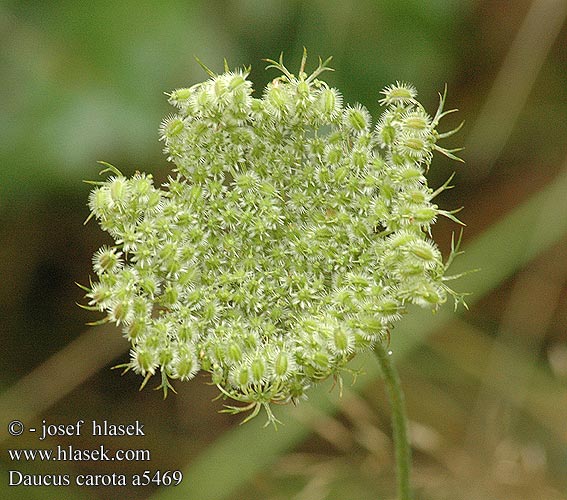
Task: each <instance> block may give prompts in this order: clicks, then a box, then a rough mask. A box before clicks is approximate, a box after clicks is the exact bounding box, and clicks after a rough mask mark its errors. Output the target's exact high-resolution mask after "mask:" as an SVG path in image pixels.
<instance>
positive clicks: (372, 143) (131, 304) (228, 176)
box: [87, 58, 454, 420]
mask: <svg viewBox="0 0 567 500" xmlns="http://www.w3.org/2000/svg"><path fill="white" fill-rule="evenodd" d="M270 62H271V63H272V64H271V66H272V67H276V68H278V69H279V70H280V71H281V72H282V76H280V77H278V78H276V79H275V80H274V81H272V82H271V83H270V84H269V85H268V86H267V87H266V89H265V90H264V93H263V95H262V96H261V97H260V96H258V97H254V96H253V90H252V84H251V82H250V81H249V80H248V79H247V77H248V71H246V70H242V71H234V72H231V71H228V70H227V71H226V72H225V73H223V74H220V75H211V78H210V79H209V80H207V81H205V82H203V83H199V84H197V85H194V86H192V87H190V88H183V89H178V90H175V91H173V92H172V93H171V94H170V95H169V101H170V103H171V104H173V105H174V106H175V107H176V108H177V112H176V114H174V115H171V116H169V117H167V118H166V119H165V120H164V121H163V122H162V124H161V128H160V134H161V139H162V140H163V142H164V144H165V153H166V155H167V157H168V160H169V161H171V162H173V164H174V165H175V167H174V170H173V174H172V176H171V177H170V178H169V180H168V182H167V183H166V184H165V185H163V186H162V187H161V188H156V187H155V186H154V184H153V181H152V176H151V175H147V174H140V173H136V174H135V175H134V176H132V177H131V178H126V177H124V176H123V175H122V174H121V173H120V172H119V171H118V170H117V169H116V168H114V167H112V166H110V165H108V164H106V165H107V167H108V168H107V169H106V170H105V171H104V172H107V173H110V176H109V177H108V178H107V180H106V181H102V182H97V183H94V184H96V187H95V189H94V190H93V191H92V192H91V195H90V199H89V205H90V209H91V212H92V214H91V215H94V217H95V218H96V219H97V220H98V222H99V224H100V226H101V228H102V229H103V230H105V231H107V232H108V233H109V234H110V235H111V236H112V237H113V239H114V240H115V243H116V244H115V246H113V247H106V246H105V247H102V248H101V249H100V250H99V251H97V252H96V253H95V255H94V258H93V268H94V271H95V273H96V275H97V280H96V281H95V282H93V283H92V284H91V286H90V287H89V288H88V289H87V297H88V299H89V304H90V306H92V308H94V309H96V310H100V311H103V312H105V313H106V317H105V320H108V321H111V322H114V323H116V324H117V325H119V326H120V327H121V328H122V329H123V332H124V335H125V336H126V337H127V338H128V340H129V341H130V342H131V344H132V348H131V351H130V362H129V363H128V364H127V367H128V368H131V369H133V370H134V371H136V372H138V373H140V374H141V375H142V376H144V377H145V381H147V379H148V378H150V377H151V376H152V375H154V374H155V373H156V372H160V373H161V376H162V379H161V385H162V387H163V389H164V391H167V388H168V387H171V386H170V384H169V379H181V380H188V379H191V378H193V377H194V376H195V374H196V373H197V372H198V371H199V370H204V371H206V372H209V373H210V375H211V378H212V382H213V383H214V384H216V385H217V386H218V388H219V390H220V391H221V393H222V395H223V396H225V397H228V398H232V399H233V400H236V401H239V402H241V403H244V405H243V406H241V407H229V409H231V411H234V412H237V411H240V410H243V409H250V410H252V411H253V412H252V414H253V415H254V414H256V413H257V412H258V410H259V409H260V408H261V407H262V406H263V407H265V408H266V410H267V411H268V416H269V418H270V420H272V419H273V418H274V417H273V414H272V413H271V410H270V406H269V404H270V403H288V402H291V401H296V400H298V399H300V398H302V397H303V396H304V395H305V394H306V391H307V390H308V388H309V387H310V386H311V385H313V384H314V383H316V382H318V381H320V380H323V379H326V378H327V377H329V376H337V377H339V376H340V373H341V371H342V370H343V369H344V368H345V365H346V364H347V363H348V362H349V360H350V359H351V358H352V357H353V356H354V355H355V354H356V353H357V352H360V351H362V350H365V349H369V348H371V347H372V346H373V345H374V344H375V343H376V342H383V341H385V339H387V337H388V336H389V330H390V328H391V326H392V324H393V323H394V322H395V321H397V320H398V319H399V318H400V317H401V315H402V314H403V313H404V312H405V310H406V307H407V306H408V304H412V303H413V304H419V305H422V306H429V307H433V308H436V307H437V306H439V305H440V304H442V303H443V302H445V300H446V297H447V294H448V293H453V292H452V291H451V290H450V289H449V288H448V287H447V286H446V284H445V283H444V275H445V271H446V268H447V264H446V263H444V262H443V260H442V257H441V254H440V252H439V250H438V248H437V246H436V245H435V243H434V242H433V241H432V240H431V239H430V238H429V229H430V226H431V225H432V224H433V223H434V222H435V220H436V218H437V217H438V216H439V215H446V216H449V217H451V218H454V216H453V215H452V214H451V213H450V212H446V211H443V210H441V209H439V208H438V207H437V206H436V205H435V204H434V203H433V201H432V199H433V197H434V196H435V195H436V194H438V192H440V191H441V190H443V189H445V188H447V187H449V186H448V185H447V184H446V185H444V186H442V187H441V188H440V189H438V190H437V191H435V192H434V191H433V190H432V189H430V188H429V187H428V186H427V182H426V178H425V173H426V172H427V170H428V168H429V166H430V162H431V159H432V155H433V152H434V151H435V150H437V151H440V152H441V153H443V154H445V155H447V156H450V157H454V155H453V152H452V151H449V150H446V149H443V148H441V147H440V146H439V145H438V144H437V140H438V139H439V138H441V137H444V136H447V135H449V134H450V133H452V132H453V131H452V132H450V133H447V134H438V133H437V131H436V127H437V125H438V122H439V119H440V118H441V117H442V116H443V115H444V114H446V113H447V112H443V101H444V96H442V97H441V102H440V106H439V109H438V111H437V113H436V114H435V115H434V116H430V115H428V114H427V113H426V112H425V110H424V109H423V107H422V106H421V104H419V102H418V101H417V100H416V91H415V89H414V88H413V87H412V86H410V85H407V84H400V83H397V84H396V85H392V86H390V87H387V88H386V89H385V90H384V91H383V92H382V94H383V98H382V99H381V101H380V102H381V104H383V105H385V106H386V109H385V111H384V113H383V114H382V116H381V118H380V119H379V121H378V124H377V125H376V126H375V127H373V125H372V123H371V116H370V113H369V112H368V111H367V110H366V109H365V108H364V107H362V106H360V105H354V106H343V104H342V97H341V94H340V93H339V91H338V90H336V89H334V88H330V87H329V86H328V85H327V84H326V83H325V82H323V81H321V80H319V79H318V76H319V75H320V73H322V72H323V71H324V70H326V69H328V68H327V67H326V63H327V62H328V61H326V62H325V63H323V62H320V65H319V67H318V68H317V69H316V71H315V72H314V73H313V74H311V75H309V76H308V75H307V74H306V73H305V72H304V66H305V59H304V60H303V62H302V67H301V69H300V72H299V74H298V76H294V75H292V74H291V73H290V72H289V71H288V70H287V68H285V66H284V65H283V63H282V61H281V58H280V61H279V62H276V61H270ZM144 383H145V382H144Z"/></svg>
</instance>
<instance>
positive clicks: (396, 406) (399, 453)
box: [374, 342, 412, 500]
mask: <svg viewBox="0 0 567 500" xmlns="http://www.w3.org/2000/svg"><path fill="white" fill-rule="evenodd" d="M374 352H375V354H376V357H377V358H378V361H379V363H380V368H381V369H382V374H383V376H384V381H385V382H386V390H387V392H388V397H389V398H390V406H391V407H392V428H393V433H394V446H395V449H396V469H397V475H398V500H411V499H412V493H411V489H410V470H411V449H410V445H409V442H408V434H407V416H406V409H405V402H404V393H403V391H402V387H401V385H400V378H399V377H398V372H397V371H396V369H395V367H394V365H393V363H392V360H391V358H390V355H389V353H388V351H387V350H386V348H385V347H384V345H382V343H381V342H378V343H377V344H376V347H375V348H374Z"/></svg>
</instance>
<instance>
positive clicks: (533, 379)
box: [0, 0, 567, 500]
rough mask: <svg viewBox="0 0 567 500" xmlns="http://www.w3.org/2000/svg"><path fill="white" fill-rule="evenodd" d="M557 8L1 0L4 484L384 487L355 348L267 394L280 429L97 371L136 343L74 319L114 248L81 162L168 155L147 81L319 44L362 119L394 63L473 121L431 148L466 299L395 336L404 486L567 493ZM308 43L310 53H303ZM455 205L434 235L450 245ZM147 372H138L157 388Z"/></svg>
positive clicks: (341, 491)
mask: <svg viewBox="0 0 567 500" xmlns="http://www.w3.org/2000/svg"><path fill="white" fill-rule="evenodd" d="M566 16H567V2H565V1H564V0H547V1H542V0H533V1H527V0H518V1H511V0H508V1H495V0H462V1H457V0H430V1H428V2H419V1H417V0H404V1H400V2H392V1H387V0H379V1H370V0H361V1H356V2H355V1H349V0H342V1H337V0H332V1H327V2H323V1H321V0H312V1H301V0H293V1H286V2H282V1H275V0H264V1H259V0H257V1H253V0H233V1H214V2H205V1H181V0H164V1H161V2H155V1H153V2H150V1H148V0H138V1H136V2H134V1H132V0H125V1H119V2H110V1H106V0H98V1H93V2H81V1H70V0H61V1H57V2H55V1H42V2H39V1H32V0H27V1H26V0H22V1H4V2H1V3H0V238H1V244H0V257H1V258H0V278H1V286H0V311H1V312H0V335H1V340H2V357H1V358H0V370H1V371H0V391H1V392H0V448H1V449H0V491H1V493H0V496H1V497H2V498H7V499H19V498H22V499H34V498H38V499H51V498H61V497H62V496H61V495H62V494H64V496H65V498H70V499H75V498H76V499H107V498H120V497H122V498H128V499H145V498H154V499H157V500H165V499H177V498H184V499H185V498H187V499H196V500H212V499H219V500H220V499H227V500H228V499H234V500H249V499H250V500H251V499H266V500H279V499H282V500H283V499H290V498H293V499H297V500H304V499H305V500H319V499H321V500H322V499H344V500H358V499H360V500H365V499H369V498H383V499H389V498H394V497H395V491H394V485H395V482H394V479H393V467H394V463H393V453H392V452H393V449H392V442H391V437H390V436H391V429H390V421H389V409H388V404H387V400H386V397H385V395H384V387H383V385H382V383H381V380H380V375H379V371H378V367H377V365H376V363H375V361H374V360H373V359H372V357H370V356H367V357H363V358H362V359H357V360H355V361H354V362H353V364H352V368H353V369H358V368H361V369H362V371H363V373H362V374H361V375H359V376H358V378H357V380H356V384H353V385H351V380H350V378H348V377H347V379H345V382H346V383H345V390H344V393H343V395H342V397H339V395H338V391H337V389H336V388H335V389H333V390H332V383H331V382H329V383H325V384H323V385H322V386H321V387H319V388H317V389H315V390H313V391H312V393H311V396H310V400H309V401H308V402H305V403H302V404H301V405H300V406H299V407H297V408H294V407H282V408H281V409H280V411H279V412H278V416H279V418H280V420H283V421H284V422H285V425H283V426H281V427H280V428H279V430H278V431H277V432H275V431H274V430H273V429H272V428H266V429H263V428H262V425H263V423H264V421H263V420H262V417H260V418H259V419H256V420H255V421H253V422H251V423H249V424H246V425H244V426H239V425H238V423H239V421H238V419H237V418H235V417H233V416H229V415H225V414H219V413H218V410H220V409H221V408H222V402H221V401H218V400H217V401H213V398H214V396H215V394H216V390H215V389H214V388H213V387H210V386H208V385H207V384H206V382H207V380H206V378H205V377H197V380H195V381H192V382H190V383H185V384H182V383H178V384H177V385H176V389H177V391H178V394H177V395H172V397H168V398H167V400H165V401H164V400H163V399H162V397H161V393H159V392H157V391H152V390H151V388H149V387H148V388H146V389H145V390H144V391H142V392H138V391H137V388H138V385H139V383H140V379H139V378H138V377H136V376H135V375H132V374H127V375H124V376H123V377H120V376H119V373H117V371H111V370H110V368H111V367H112V366H114V365H116V364H119V363H121V362H123V361H124V360H125V359H126V356H127V348H128V343H127V342H126V340H124V339H122V338H121V336H120V334H119V332H118V331H117V330H115V329H114V328H112V327H110V326H107V327H95V328H89V327H85V323H86V322H87V321H91V320H93V317H92V315H91V314H89V313H87V312H86V311H83V310H81V309H80V308H78V307H77V306H76V305H75V302H81V300H82V291H81V290H80V289H79V288H78V287H76V286H75V284H74V282H80V283H85V282H88V275H89V271H90V267H91V256H92V253H93V252H94V250H96V249H97V248H98V247H99V246H100V245H101V244H103V243H108V241H107V240H106V239H105V235H104V234H103V233H102V232H101V231H99V230H98V229H97V227H96V225H95V224H92V223H91V224H88V225H86V226H83V221H84V220H85V219H86V217H87V215H88V210H87V207H86V201H87V196H88V190H89V187H88V186H87V185H86V184H84V183H82V180H83V179H93V178H96V176H97V173H98V170H99V167H98V165H97V164H96V161H97V160H106V161H109V162H111V163H113V164H114V165H116V166H118V167H119V168H120V169H121V170H123V171H124V172H126V173H132V172H134V171H135V170H141V171H151V172H152V173H153V174H154V176H155V177H156V179H158V180H164V179H165V178H166V176H167V172H168V169H169V166H168V165H167V163H166V161H165V158H163V156H162V153H161V145H160V143H159V142H158V140H157V135H158V134H157V127H158V125H159V122H160V120H161V119H162V118H163V116H165V115H166V114H167V113H169V112H170V111H171V110H170V108H169V106H168V104H167V102H166V98H165V96H164V95H163V92H167V91H169V90H171V89H174V88H176V87H181V86H187V85H190V84H193V83H196V82H198V81H201V80H203V79H204V78H205V77H206V75H205V74H204V73H203V72H202V70H201V68H200V67H199V65H198V64H197V63H196V62H195V60H194V56H198V57H199V58H200V59H201V60H203V61H204V62H205V63H206V64H207V65H208V66H210V67H211V68H213V69H214V70H217V71H221V70H222V61H223V58H225V57H226V58H227V60H228V62H229V64H230V65H231V66H241V65H248V64H252V79H253V80H254V82H255V86H256V89H258V91H260V89H261V88H262V87H263V86H264V85H265V84H266V83H267V82H268V81H269V80H270V79H271V78H273V76H274V75H273V73H271V72H269V71H265V70H264V66H265V63H263V62H262V61H261V59H262V58H265V57H270V58H277V57H278V56H279V53H280V52H281V51H283V52H284V55H285V60H286V61H287V63H288V66H289V67H291V68H297V67H298V65H299V62H300V59H301V53H302V50H303V47H304V46H305V47H307V49H308V53H309V55H310V59H309V60H308V68H312V67H314V65H315V61H316V57H317V56H319V55H320V56H322V57H327V56H329V55H333V56H334V59H333V67H334V68H335V72H334V73H332V74H328V76H327V77H326V79H327V81H328V82H329V83H330V84H332V85H333V86H336V87H338V88H340V89H341V90H342V92H343V94H344V97H345V101H347V102H360V103H362V104H364V105H365V106H367V107H368V108H369V110H370V111H371V112H372V113H373V115H374V117H375V118H376V117H377V116H378V114H379V108H378V104H377V101H378V98H379V97H378V92H379V90H380V89H381V88H382V87H384V86H385V85H387V84H389V83H392V82H394V81H395V80H402V81H410V82H412V83H414V84H415V86H416V87H417V88H418V90H419V92H420V99H421V100H422V101H423V102H424V103H425V105H426V106H427V107H428V109H430V110H431V111H434V109H435V107H436V104H437V92H438V91H442V90H443V88H444V85H445V84H447V87H448V105H449V107H458V108H459V109H460V112H459V113H456V114H454V115H451V116H450V117H449V118H447V119H446V121H447V123H446V126H447V129H449V128H450V127H451V126H454V125H457V124H458V123H459V121H460V120H463V119H464V120H465V126H464V128H463V129H462V131H461V132H460V133H459V134H458V136H457V137H455V138H452V139H451V141H452V144H450V145H449V146H452V147H457V146H459V145H463V144H464V145H465V147H466V150H465V151H464V152H463V153H462V156H463V157H464V158H465V160H466V162H467V163H466V164H465V165H464V166H461V165H457V164H454V163H452V162H450V161H448V160H446V159H445V158H443V157H439V158H437V159H436V161H435V160H434V164H433V168H432V170H431V172H430V182H431V184H432V185H433V186H437V185H440V184H441V183H443V182H444V180H445V179H446V178H447V177H448V176H449V175H450V174H451V173H452V172H453V171H456V177H455V184H456V187H455V188H454V189H453V190H451V191H449V192H446V193H443V195H442V199H441V205H442V206H443V207H444V208H447V209H454V208H458V207H459V206H461V205H463V206H464V209H463V210H462V212H461V213H460V218H461V219H462V220H463V221H465V222H466V224H467V228H466V229H465V232H464V237H463V242H464V249H465V251H466V253H465V255H464V256H462V257H460V258H459V259H458V260H457V261H456V262H455V268H454V269H455V271H457V272H458V271H466V270H469V269H477V268H478V269H480V270H479V271H478V272H475V273H473V274H470V275H467V276H466V277H464V278H463V279H461V280H460V281H459V282H457V283H456V288H457V289H459V290H463V291H465V290H466V291H470V292H471V295H470V297H469V301H468V302H469V305H470V309H469V310H468V311H465V310H462V311H459V312H458V314H454V313H453V311H452V310H451V307H450V306H447V307H445V308H444V309H443V310H442V311H440V312H439V313H438V314H435V315H433V314H431V313H430V312H424V311H421V310H416V311H415V312H414V314H412V315H409V316H408V317H407V318H405V319H404V321H403V322H402V324H401V325H400V326H399V327H397V328H396V329H395V330H394V331H393V332H392V339H391V349H392V351H393V355H394V357H395V361H396V363H397V365H398V367H399V370H400V373H401V378H402V383H403V385H404V387H405V391H406V400H407V405H408V412H409V417H410V434H411V438H412V445H413V450H414V474H413V482H414V486H415V489H416V498H417V500H422V499H423V500H441V499H443V500H444V499H451V500H454V499H455V500H461V499H462V500H492V499H494V500H500V499H504V498H506V499H511V500H512V499H513V500H524V499H525V500H541V499H546V500H547V499H549V500H556V499H557V500H559V499H565V498H567V474H566V473H565V471H567V424H566V422H567V399H566V397H565V395H566V394H567V333H566V326H567V300H565V298H566V291H567V287H566V278H567V246H566V242H567V238H566V236H567V201H566V199H567V147H566V144H567V141H566V138H567V126H566V125H565V124H566V123H567V85H566V84H565V82H566V77H567V49H566V47H567V46H566V44H565V40H566V39H567V29H566V27H565V18H566ZM309 61H311V66H309ZM452 231H458V228H457V227H455V225H454V224H453V223H451V222H450V221H440V223H439V224H438V225H437V226H436V228H435V237H436V239H437V240H438V241H439V244H440V246H441V248H442V250H443V252H445V253H448V251H449V248H450V240H451V232H452ZM149 386H151V382H150V384H149ZM13 419H19V420H22V421H23V422H24V423H25V424H26V425H27V426H40V425H41V422H42V420H44V419H45V420H46V422H47V423H57V424H61V423H74V422H76V421H77V420H79V419H83V420H86V421H87V422H90V421H91V420H108V421H109V422H115V423H130V422H134V421H135V420H136V419H138V420H140V421H141V422H143V423H144V425H145V427H144V429H145V431H146V436H145V437H130V438H101V437H93V436H91V435H90V433H87V432H84V433H83V435H82V436H80V437H54V438H50V439H48V440H46V441H44V442H43V443H40V442H39V441H37V436H34V435H33V434H31V433H28V432H26V433H24V435H22V436H19V437H17V438H15V437H10V436H9V434H8V432H7V424H8V422H10V421H11V420H13ZM101 443H105V444H106V445H107V447H109V448H112V449H116V448H132V449H137V448H146V449H149V450H150V451H151V454H152V455H151V456H152V459H151V462H78V461H75V462H51V463H49V462H44V463H41V462H37V461H36V462H23V461H22V462H11V461H10V460H9V457H8V453H7V449H10V448H31V447H44V448H46V447H55V446H57V445H58V444H61V445H63V446H67V445H69V444H72V445H73V446H75V447H82V448H96V447H98V446H99V445H100V444H101ZM168 469H169V470H173V469H180V470H182V471H183V472H184V480H183V482H182V483H181V485H180V486H177V487H176V488H172V487H169V488H166V487H163V486H162V487H156V486H155V485H152V486H148V487H145V488H142V487H138V488H134V487H128V488H113V487H100V488H88V487H83V488H78V487H73V486H70V487H68V488H65V490H64V491H62V490H61V489H59V488H55V487H47V488H26V487H22V486H19V487H9V486H8V471H9V470H20V471H22V472H23V473H27V474H53V473H67V474H70V475H72V476H75V475H77V474H111V473H113V472H116V473H124V474H128V475H131V474H135V473H142V472H143V471H144V470H151V471H155V470H161V471H165V470H168Z"/></svg>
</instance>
